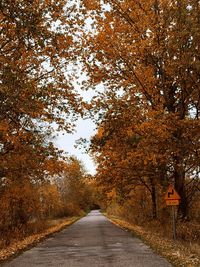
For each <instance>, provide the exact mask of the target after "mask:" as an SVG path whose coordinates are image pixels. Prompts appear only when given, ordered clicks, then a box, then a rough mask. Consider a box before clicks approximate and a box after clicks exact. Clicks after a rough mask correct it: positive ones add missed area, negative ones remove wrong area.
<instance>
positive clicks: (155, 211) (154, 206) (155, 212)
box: [150, 178, 157, 219]
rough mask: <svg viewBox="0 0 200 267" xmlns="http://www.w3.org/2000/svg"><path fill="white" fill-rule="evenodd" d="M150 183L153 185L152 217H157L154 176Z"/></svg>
mask: <svg viewBox="0 0 200 267" xmlns="http://www.w3.org/2000/svg"><path fill="white" fill-rule="evenodd" d="M150 185H151V202H152V218H153V219H156V218H157V203H156V186H155V183H154V179H153V178H150Z"/></svg>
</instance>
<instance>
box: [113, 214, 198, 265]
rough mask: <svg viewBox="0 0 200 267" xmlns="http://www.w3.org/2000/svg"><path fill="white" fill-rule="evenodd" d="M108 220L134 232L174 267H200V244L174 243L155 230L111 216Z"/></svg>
mask: <svg viewBox="0 0 200 267" xmlns="http://www.w3.org/2000/svg"><path fill="white" fill-rule="evenodd" d="M108 218H109V219H110V220H111V221H112V222H113V223H115V224H117V225H118V226H120V227H122V228H125V229H128V230H129V231H131V232H133V233H134V234H135V235H137V236H138V237H139V238H141V239H142V240H143V241H144V242H145V243H146V244H148V245H149V246H150V247H152V248H153V249H154V250H155V251H157V252H158V253H159V254H161V255H162V256H164V257H165V258H167V259H168V261H169V262H170V263H172V265H174V266H177V267H196V266H200V245H199V244H198V243H191V242H186V241H185V242H184V241H182V242H181V241H173V240H172V239H170V238H167V237H164V236H163V234H162V233H159V231H158V232H157V231H155V229H154V231H153V230H150V229H146V228H144V227H141V226H137V225H134V224H131V223H128V222H127V221H124V220H121V219H119V218H117V217H114V216H110V215H109V217H108Z"/></svg>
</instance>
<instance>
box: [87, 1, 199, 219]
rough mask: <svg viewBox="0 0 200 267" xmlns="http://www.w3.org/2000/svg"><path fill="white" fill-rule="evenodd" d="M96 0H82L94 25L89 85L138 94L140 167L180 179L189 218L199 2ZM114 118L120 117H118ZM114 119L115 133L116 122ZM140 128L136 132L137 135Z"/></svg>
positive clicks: (194, 170)
mask: <svg viewBox="0 0 200 267" xmlns="http://www.w3.org/2000/svg"><path fill="white" fill-rule="evenodd" d="M94 2H95V3H97V4H96V5H90V4H89V1H84V3H85V7H86V9H87V10H92V12H88V14H89V15H88V16H92V15H93V17H94V21H95V22H94V25H95V27H96V29H97V30H96V33H95V32H92V33H91V37H85V39H84V40H83V42H85V43H87V48H86V49H85V53H84V55H83V57H84V61H85V63H86V64H85V66H86V69H87V70H88V75H89V76H90V80H89V84H90V86H95V85H96V84H98V83H99V82H103V83H104V86H105V88H106V95H107V96H109V95H110V94H111V92H117V91H118V94H119V95H122V94H125V95H128V96H129V100H131V99H132V100H133V101H132V102H131V101H127V104H128V105H135V99H137V103H138V105H139V107H140V113H141V115H143V114H145V120H144V122H142V124H141V125H140V126H139V128H140V130H141V131H140V133H142V135H141V142H140V143H141V145H142V146H143V147H142V148H143V151H142V150H141V153H142V154H141V157H142V158H143V160H141V161H143V163H142V162H141V165H140V166H141V168H142V170H145V169H146V167H147V166H148V168H147V170H148V172H149V171H150V174H148V175H147V176H148V178H150V179H151V177H152V179H153V180H152V181H153V183H155V182H154V180H155V178H153V176H155V175H156V180H161V181H160V183H161V184H162V180H163V179H164V177H165V178H166V179H167V182H168V183H169V182H172V183H174V184H175V187H176V189H177V191H178V192H179V194H180V196H181V199H182V201H181V204H180V212H181V214H182V216H183V217H187V215H188V211H189V207H188V194H187V190H188V189H187V182H186V177H188V176H189V177H190V178H191V183H192V182H194V180H195V179H196V177H198V173H199V167H198V166H199V103H200V102H199V99H200V94H199V92H200V90H199V86H198V84H199V59H198V55H199V15H198V13H199V8H200V6H199V3H198V2H196V1H187V0H186V1H158V0H149V1H145V2H144V1H126V0H125V1H115V0H108V1H105V2H104V4H102V2H101V3H99V1H94ZM91 14H92V15H91ZM85 40H86V41H85ZM101 100H102V98H101V97H100V98H99V99H97V100H96V101H94V103H95V105H94V107H95V108H96V107H98V110H99V111H100V112H101V113H102V110H103V109H104V110H105V108H106V109H107V110H108V109H110V111H107V113H108V112H110V113H111V112H113V113H115V110H112V108H113V106H112V104H110V105H109V103H108V105H106V104H104V103H105V102H104V101H103V103H101ZM107 113H106V114H107ZM129 116H130V119H129V120H131V114H129ZM109 119H110V118H109ZM115 119H116V120H117V119H118V117H117V116H116V117H114V116H113V117H112V120H113V121H115ZM127 120H128V118H127ZM100 121H101V119H100ZM107 124H108V123H107ZM109 124H110V131H112V129H113V127H115V123H114V122H113V124H112V122H111V121H110V122H109ZM134 124H136V125H137V120H136V122H134ZM136 128H137V127H136ZM135 134H136V132H134V130H133V137H134V136H135ZM139 136H140V135H139ZM100 151H101V150H100ZM100 153H101V152H100ZM111 153H112V152H111ZM113 153H114V152H113ZM145 154H146V155H145ZM138 155H139V154H138ZM102 157H103V155H102ZM131 158H132V160H134V159H135V155H134V154H132V156H131ZM113 160H114V159H112V161H110V164H112V162H113ZM103 162H104V161H102V165H101V167H102V168H103ZM127 166H129V165H127ZM133 172H134V171H133ZM152 174H154V175H153V176H152ZM161 174H162V175H161ZM127 185H128V183H127ZM165 186H166V185H165ZM194 192H195V189H194V191H193V193H194Z"/></svg>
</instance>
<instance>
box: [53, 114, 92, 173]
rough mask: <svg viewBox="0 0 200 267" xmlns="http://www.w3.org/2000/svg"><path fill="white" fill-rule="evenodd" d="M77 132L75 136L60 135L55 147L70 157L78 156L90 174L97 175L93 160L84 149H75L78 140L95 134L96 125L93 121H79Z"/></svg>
mask: <svg viewBox="0 0 200 267" xmlns="http://www.w3.org/2000/svg"><path fill="white" fill-rule="evenodd" d="M76 124H77V127H76V132H75V133H74V134H62V133H59V135H58V137H57V140H56V142H55V145H56V146H57V147H58V148H60V149H62V150H64V151H65V152H68V153H69V155H74V156H76V157H77V158H78V159H79V160H81V161H82V162H83V164H84V166H85V168H86V170H87V171H88V172H89V173H90V174H95V164H94V161H93V160H92V158H91V157H90V156H89V155H88V154H86V153H85V151H84V149H80V148H76V147H74V145H75V143H76V140H78V139H79V138H86V139H89V138H90V137H91V136H92V135H94V133H95V127H96V126H95V124H94V123H93V122H92V120H90V119H87V120H83V119H79V120H78V121H77V123H76Z"/></svg>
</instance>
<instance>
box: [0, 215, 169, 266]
mask: <svg viewBox="0 0 200 267" xmlns="http://www.w3.org/2000/svg"><path fill="white" fill-rule="evenodd" d="M3 266H4V267H33V266H43V267H50V266H55V267H57V266H58V267H59V266H62V267H63V266H65V267H97V266H99V267H100V266H101V267H111V266H112V267H132V266H133V267H144V266H145V267H169V266H171V265H170V264H169V263H168V262H167V261H166V260H165V259H163V258H161V257H160V256H158V255H157V254H156V253H154V252H153V251H152V250H151V249H150V248H149V247H148V246H146V245H145V244H144V243H143V242H142V241H141V240H140V239H138V238H136V237H134V236H133V235H132V234H131V233H129V232H126V231H124V230H122V229H120V228H119V227H117V226H115V225H113V224H112V223H111V222H110V221H109V220H108V219H107V218H105V217H104V216H103V215H102V214H101V213H100V212H99V211H92V212H90V213H89V214H88V215H87V216H86V217H84V218H82V219H80V220H79V221H77V222H76V223H74V224H73V225H71V226H69V227H67V228H66V229H65V230H63V231H61V232H59V233H56V234H54V235H53V236H52V237H51V238H48V239H46V240H45V241H44V242H42V243H40V244H39V245H38V246H36V247H34V248H32V249H30V250H28V251H25V252H24V253H23V254H21V255H20V256H18V257H17V258H15V259H14V260H12V261H11V262H8V263H6V264H3Z"/></svg>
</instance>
